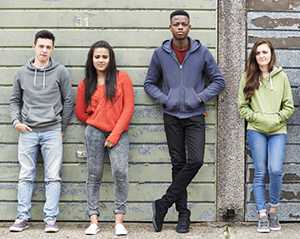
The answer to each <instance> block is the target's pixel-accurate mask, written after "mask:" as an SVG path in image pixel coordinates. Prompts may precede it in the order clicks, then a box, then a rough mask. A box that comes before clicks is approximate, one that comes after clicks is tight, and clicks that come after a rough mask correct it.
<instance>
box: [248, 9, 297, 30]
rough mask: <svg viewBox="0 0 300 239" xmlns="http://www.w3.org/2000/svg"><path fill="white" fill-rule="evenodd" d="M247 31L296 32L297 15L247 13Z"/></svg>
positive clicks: (293, 13) (292, 13)
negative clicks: (277, 30)
mask: <svg viewBox="0 0 300 239" xmlns="http://www.w3.org/2000/svg"><path fill="white" fill-rule="evenodd" d="M247 22H248V29H249V30H252V29H282V30H296V29H298V28H299V24H300V18H299V13H295V12H291V13H282V12H280V13H274V12H259V13H256V12H249V13H248V21H247Z"/></svg>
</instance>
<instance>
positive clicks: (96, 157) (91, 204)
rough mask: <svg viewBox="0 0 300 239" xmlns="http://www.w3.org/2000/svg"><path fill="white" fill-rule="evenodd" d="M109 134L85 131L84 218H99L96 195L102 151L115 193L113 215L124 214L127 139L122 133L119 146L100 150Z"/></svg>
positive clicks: (99, 180)
mask: <svg viewBox="0 0 300 239" xmlns="http://www.w3.org/2000/svg"><path fill="white" fill-rule="evenodd" d="M108 134H109V133H106V132H102V131H100V130H99V129H96V128H94V127H92V126H87V127H86V129H85V141H86V149H87V165H88V178H87V204H88V215H89V216H91V215H99V214H100V210H99V191H100V186H101V182H102V176H103V166H104V158H105V155H106V151H107V153H108V156H109V158H110V163H111V171H112V177H113V180H114V192H115V209H114V213H115V214H125V213H126V204H127V197H128V153H129V138H128V133H127V132H124V133H123V134H122V136H121V138H120V140H119V142H118V143H117V144H116V145H115V146H114V147H113V148H111V149H108V148H105V147H104V142H105V139H106V138H107V136H108Z"/></svg>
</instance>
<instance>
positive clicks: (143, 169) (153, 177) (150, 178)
mask: <svg viewBox="0 0 300 239" xmlns="http://www.w3.org/2000/svg"><path fill="white" fill-rule="evenodd" d="M128 170H129V172H128V175H129V181H130V182H137V183H147V182H170V181H171V167H170V165H169V164H160V163H158V164H154V163H153V164H149V163H145V164H130V165H129V169H128ZM103 171H104V173H103V182H112V177H111V169H110V164H105V166H104V170H103ZM166 172H168V173H166ZM18 174H19V166H18V164H14V163H2V164H1V167H0V181H1V182H6V181H10V182H16V181H17V180H18ZM86 175H87V167H86V165H85V164H82V163H77V164H75V163H74V164H63V166H62V179H63V181H64V182H85V181H86ZM42 180H43V165H41V164H39V165H38V169H37V181H42ZM214 181H215V165H214V164H204V165H203V166H202V168H201V170H200V171H199V173H198V174H197V175H196V177H195V178H194V180H193V182H214Z"/></svg>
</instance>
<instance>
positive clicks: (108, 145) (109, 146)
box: [104, 140, 113, 148]
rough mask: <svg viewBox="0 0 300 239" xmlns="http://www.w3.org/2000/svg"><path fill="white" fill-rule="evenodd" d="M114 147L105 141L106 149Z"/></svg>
mask: <svg viewBox="0 0 300 239" xmlns="http://www.w3.org/2000/svg"><path fill="white" fill-rule="evenodd" d="M112 146H113V144H112V142H109V141H107V140H106V141H105V143H104V147H107V148H111V147H112Z"/></svg>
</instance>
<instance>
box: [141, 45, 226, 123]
mask: <svg viewBox="0 0 300 239" xmlns="http://www.w3.org/2000/svg"><path fill="white" fill-rule="evenodd" d="M189 40H190V43H191V44H190V46H191V47H190V49H189V50H188V52H187V53H186V56H185V58H184V61H183V63H182V64H180V63H179V62H178V60H177V58H176V54H175V52H174V50H173V49H172V47H171V44H172V40H166V41H164V42H163V44H162V46H161V47H159V48H157V49H156V50H155V51H154V53H153V56H152V59H151V62H150V65H149V69H148V72H147V76H146V80H145V82H144V89H145V91H146V93H147V94H148V95H150V96H151V97H152V98H153V99H154V100H156V101H157V102H159V103H160V104H162V105H163V109H164V112H165V113H167V114H169V115H172V116H176V117H178V118H181V119H184V118H189V117H192V116H196V115H201V114H202V113H203V112H205V108H204V103H205V102H207V101H209V100H210V99H212V98H213V97H215V96H217V95H218V94H219V93H220V92H221V91H222V90H223V89H224V87H225V81H224V77H223V75H222V73H221V72H220V70H219V68H218V66H217V64H216V62H215V60H214V58H213V56H212V55H211V53H210V52H209V50H208V49H207V48H206V47H205V46H203V45H201V43H200V42H199V41H198V40H192V39H189ZM206 77H208V79H209V82H210V83H209V85H207V86H205V78H206Z"/></svg>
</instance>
